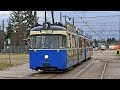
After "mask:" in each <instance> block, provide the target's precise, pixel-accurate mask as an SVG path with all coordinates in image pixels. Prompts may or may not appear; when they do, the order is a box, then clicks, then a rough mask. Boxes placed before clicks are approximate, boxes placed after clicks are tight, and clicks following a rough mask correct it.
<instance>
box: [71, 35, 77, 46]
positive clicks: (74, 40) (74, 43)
mask: <svg viewBox="0 0 120 90" xmlns="http://www.w3.org/2000/svg"><path fill="white" fill-rule="evenodd" d="M72 47H73V48H77V39H76V36H75V35H72Z"/></svg>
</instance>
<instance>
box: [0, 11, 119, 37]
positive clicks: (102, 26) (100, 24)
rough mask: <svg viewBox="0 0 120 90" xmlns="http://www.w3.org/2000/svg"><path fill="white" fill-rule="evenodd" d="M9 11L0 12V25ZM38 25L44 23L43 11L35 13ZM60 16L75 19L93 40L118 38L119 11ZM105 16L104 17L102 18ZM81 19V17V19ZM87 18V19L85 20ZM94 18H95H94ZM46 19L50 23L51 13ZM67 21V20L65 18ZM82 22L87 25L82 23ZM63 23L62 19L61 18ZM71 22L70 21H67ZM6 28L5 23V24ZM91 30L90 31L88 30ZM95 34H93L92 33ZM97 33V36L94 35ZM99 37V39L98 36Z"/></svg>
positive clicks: (58, 12)
mask: <svg viewBox="0 0 120 90" xmlns="http://www.w3.org/2000/svg"><path fill="white" fill-rule="evenodd" d="M10 12H11V11H0V24H2V20H5V19H8V18H9V15H10ZM37 12H38V13H37V16H38V17H39V23H42V22H43V21H44V11H37ZM61 12H62V16H64V15H67V16H69V17H71V18H74V19H75V25H76V26H77V27H78V28H80V29H82V30H83V31H84V32H85V33H88V34H90V35H92V36H93V39H94V38H96V39H100V38H108V37H115V38H117V39H118V38H119V18H120V16H117V15H120V11H61ZM103 16H105V17H103ZM54 17H55V21H56V22H57V21H59V20H60V19H59V17H60V11H55V12H54ZM81 17H83V18H82V19H81ZM87 17H89V18H87ZM95 17H96V18H95ZM47 19H48V20H49V21H51V13H50V11H47ZM67 21H69V20H68V18H67ZM84 21H85V22H86V23H87V25H89V26H86V23H84ZM62 22H63V23H64V17H63V18H62ZM69 22H72V21H69ZM5 25H6V26H7V22H6V23H5ZM89 27H90V28H92V29H90V28H89ZM93 31H94V32H95V33H94V32H93ZM96 33H97V34H96ZM98 35H100V37H99V36H98Z"/></svg>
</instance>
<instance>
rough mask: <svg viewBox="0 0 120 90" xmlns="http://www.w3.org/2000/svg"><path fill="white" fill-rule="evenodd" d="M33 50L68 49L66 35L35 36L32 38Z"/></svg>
mask: <svg viewBox="0 0 120 90" xmlns="http://www.w3.org/2000/svg"><path fill="white" fill-rule="evenodd" d="M31 45H32V48H33V49H62V48H66V47H67V45H66V36H65V35H35V36H31Z"/></svg>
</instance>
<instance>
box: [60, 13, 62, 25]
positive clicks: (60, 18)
mask: <svg viewBox="0 0 120 90" xmlns="http://www.w3.org/2000/svg"><path fill="white" fill-rule="evenodd" d="M60 23H62V13H61V12H60Z"/></svg>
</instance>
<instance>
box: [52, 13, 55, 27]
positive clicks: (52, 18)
mask: <svg viewBox="0 0 120 90" xmlns="http://www.w3.org/2000/svg"><path fill="white" fill-rule="evenodd" d="M51 14H52V22H53V25H54V24H55V22H54V14H53V11H51Z"/></svg>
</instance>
